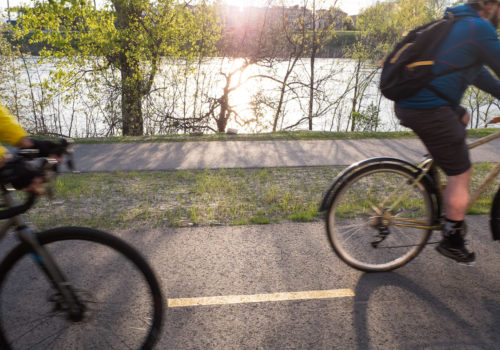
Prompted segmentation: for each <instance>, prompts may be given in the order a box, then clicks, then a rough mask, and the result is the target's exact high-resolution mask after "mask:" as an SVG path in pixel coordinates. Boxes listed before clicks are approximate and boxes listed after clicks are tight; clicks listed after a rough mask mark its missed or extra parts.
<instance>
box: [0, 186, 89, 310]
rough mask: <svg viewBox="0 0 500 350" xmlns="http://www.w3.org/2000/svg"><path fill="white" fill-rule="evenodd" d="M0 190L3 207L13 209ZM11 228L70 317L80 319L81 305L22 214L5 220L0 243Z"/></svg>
mask: <svg viewBox="0 0 500 350" xmlns="http://www.w3.org/2000/svg"><path fill="white" fill-rule="evenodd" d="M1 189H2V197H3V205H4V206H5V207H8V208H12V207H14V206H15V204H16V203H15V200H14V198H13V197H12V195H11V193H10V192H9V190H7V189H6V188H5V186H1ZM13 227H14V228H15V231H16V233H17V236H18V238H19V239H20V241H21V242H23V243H25V244H27V245H29V246H30V248H31V249H32V253H31V256H32V257H33V260H34V261H35V262H36V264H37V265H38V266H39V267H40V268H41V269H42V271H43V272H44V273H45V275H46V276H47V278H48V279H49V281H50V282H51V284H52V286H53V287H54V289H55V290H57V291H58V292H59V293H60V295H61V296H62V297H63V299H64V301H65V306H66V307H67V308H68V310H69V315H70V317H71V318H72V319H75V320H78V319H79V318H81V317H82V311H83V310H82V304H81V303H80V302H79V301H78V297H77V296H76V293H75V291H74V290H73V289H72V287H71V286H70V285H69V283H68V282H67V278H66V277H65V276H64V274H63V272H62V271H61V270H60V269H59V268H58V266H57V264H56V262H55V261H54V259H53V258H52V256H51V255H50V254H49V252H48V251H47V250H46V249H45V248H44V247H43V245H41V244H40V243H39V242H38V240H37V238H36V232H35V231H34V230H33V229H31V228H30V227H29V226H28V225H27V223H26V220H25V219H24V217H23V215H22V214H20V215H16V216H14V217H12V218H10V219H7V222H6V223H5V224H4V225H3V226H2V227H1V228H0V241H1V240H3V239H4V238H5V236H6V235H7V232H8V231H9V229H11V228H13Z"/></svg>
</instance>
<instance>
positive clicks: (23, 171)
mask: <svg viewBox="0 0 500 350" xmlns="http://www.w3.org/2000/svg"><path fill="white" fill-rule="evenodd" d="M0 141H2V142H7V143H8V144H10V145H12V146H16V147H20V148H35V149H38V150H39V151H40V153H39V155H40V156H42V157H43V156H48V155H49V154H56V153H57V147H58V145H57V144H55V143H54V142H51V141H38V140H33V139H31V138H29V137H28V134H27V133H26V131H24V129H23V128H22V127H21V126H20V125H19V123H18V122H17V121H16V120H15V117H14V116H13V115H12V114H11V113H10V112H9V111H8V110H7V108H5V107H4V106H3V105H2V104H1V103H0ZM7 172H10V173H14V174H15V177H16V178H15V180H14V181H10V182H11V183H12V184H13V185H14V187H16V188H18V189H21V188H22V189H24V190H26V191H32V192H36V193H40V192H41V191H42V183H43V181H42V179H41V178H40V177H38V176H37V173H36V172H35V171H33V170H31V169H29V168H28V167H27V166H26V164H25V163H23V162H16V161H14V160H11V157H10V155H9V153H8V152H7V149H6V148H4V147H2V146H0V177H2V175H3V174H2V173H7ZM4 177H5V176H4ZM10 177H11V176H10Z"/></svg>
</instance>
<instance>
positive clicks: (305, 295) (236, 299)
mask: <svg viewBox="0 0 500 350" xmlns="http://www.w3.org/2000/svg"><path fill="white" fill-rule="evenodd" d="M353 296H354V292H353V291H352V290H351V289H331V290H312V291H306V292H289V293H272V294H254V295H223V296H215V297H201V298H176V299H168V302H167V304H168V307H188V306H202V305H227V304H243V303H262V302H269V301H287V300H309V299H333V298H346V297H353Z"/></svg>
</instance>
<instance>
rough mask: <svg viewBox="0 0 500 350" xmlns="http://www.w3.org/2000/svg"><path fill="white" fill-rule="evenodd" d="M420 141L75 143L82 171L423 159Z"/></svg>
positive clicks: (483, 155)
mask: <svg viewBox="0 0 500 350" xmlns="http://www.w3.org/2000/svg"><path fill="white" fill-rule="evenodd" d="M499 150H500V139H496V140H493V141H491V142H489V143H488V144H486V145H483V146H480V147H478V148H476V149H474V150H472V160H473V162H486V161H490V162H498V161H499V160H500V159H499V158H500V157H499V153H500V152H499ZM424 153H425V148H424V147H423V145H422V143H421V142H420V141H419V140H418V139H384V140H381V139H370V140H318V141H225V142H219V141H217V142H179V143H177V142H174V143H115V144H79V145H75V165H76V168H77V169H78V170H79V171H82V172H107V171H117V170H119V171H133V170H137V171H142V170H180V169H217V168H265V167H295V166H332V165H338V166H346V165H350V164H352V163H354V162H358V161H361V160H363V159H366V158H371V157H382V156H385V157H396V158H402V159H405V160H408V161H412V162H415V161H418V160H419V159H421V157H422V155H423V154H424Z"/></svg>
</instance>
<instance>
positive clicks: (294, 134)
mask: <svg viewBox="0 0 500 350" xmlns="http://www.w3.org/2000/svg"><path fill="white" fill-rule="evenodd" d="M497 131H499V129H498V128H488V129H470V130H468V136H469V137H471V138H479V137H483V136H486V135H490V134H492V133H494V132H497ZM415 137H416V136H415V134H413V133H412V132H411V131H394V132H328V131H280V132H272V133H260V134H239V135H228V134H224V133H217V134H206V135H188V134H186V135H180V134H179V135H157V136H115V137H90V138H76V139H74V141H75V143H79V144H99V143H133V142H136V143H144V142H210V141H275V140H276V141H279V140H283V141H291V140H357V139H394V138H415Z"/></svg>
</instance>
